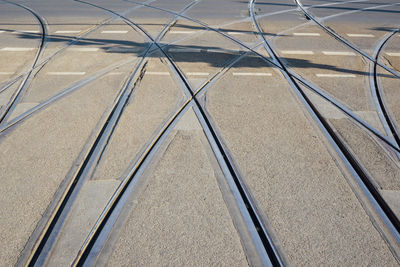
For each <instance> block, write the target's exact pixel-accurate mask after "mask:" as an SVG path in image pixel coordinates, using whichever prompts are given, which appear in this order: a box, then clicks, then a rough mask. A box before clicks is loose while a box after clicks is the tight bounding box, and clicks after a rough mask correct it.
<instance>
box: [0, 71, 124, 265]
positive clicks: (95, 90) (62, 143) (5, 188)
mask: <svg viewBox="0 0 400 267" xmlns="http://www.w3.org/2000/svg"><path fill="white" fill-rule="evenodd" d="M119 83H120V81H119V79H117V78H115V77H114V82H113V83H112V81H111V80H108V81H107V82H106V83H105V82H104V80H102V79H100V80H98V81H96V82H94V83H93V84H91V85H90V86H86V87H84V88H81V89H80V90H78V91H77V92H75V93H74V94H71V95H69V96H67V97H65V98H64V99H62V100H60V101H59V102H57V103H56V104H53V105H51V106H49V107H48V108H47V109H45V110H43V111H41V112H39V113H37V114H36V115H33V117H32V118H30V119H29V120H26V121H24V122H23V123H21V124H20V125H19V126H18V127H16V128H11V129H9V130H8V132H7V133H5V134H3V135H2V136H1V139H0V150H1V151H2V153H3V155H7V156H2V157H0V168H1V170H2V175H0V181H1V184H2V186H1V187H0V198H1V203H2V205H1V206H0V213H1V214H2V216H1V218H0V229H1V247H2V248H3V249H2V250H1V253H0V262H2V263H3V264H4V265H12V264H14V263H15V262H16V261H17V257H18V255H19V253H20V252H21V250H22V249H23V247H24V246H25V243H26V242H27V240H28V238H29V237H30V235H31V233H32V232H33V230H34V229H35V227H36V225H37V223H38V221H39V220H40V219H41V217H42V215H43V213H44V211H45V210H46V208H47V206H48V205H49V203H50V201H51V200H52V198H53V196H54V193H55V192H56V190H57V188H58V186H59V185H60V183H61V182H62V180H63V179H64V178H65V177H66V175H67V173H68V171H69V170H70V168H71V167H72V166H73V165H74V162H75V160H76V159H77V158H78V155H79V154H80V153H81V151H82V149H83V147H84V145H85V144H86V142H87V141H88V139H89V136H90V135H91V134H92V131H93V129H94V128H95V126H96V124H97V122H98V121H99V119H100V118H101V116H102V115H103V113H104V112H105V110H106V107H107V106H108V105H109V104H110V103H112V100H113V99H114V98H115V96H116V93H117V92H116V91H117V90H118V88H119ZM106 84H109V85H110V84H112V85H113V86H106ZM94 95H95V97H94ZM60 137H62V138H60Z"/></svg>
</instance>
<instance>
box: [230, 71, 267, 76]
mask: <svg viewBox="0 0 400 267" xmlns="http://www.w3.org/2000/svg"><path fill="white" fill-rule="evenodd" d="M232 75H233V76H272V73H268V72H233V73H232Z"/></svg>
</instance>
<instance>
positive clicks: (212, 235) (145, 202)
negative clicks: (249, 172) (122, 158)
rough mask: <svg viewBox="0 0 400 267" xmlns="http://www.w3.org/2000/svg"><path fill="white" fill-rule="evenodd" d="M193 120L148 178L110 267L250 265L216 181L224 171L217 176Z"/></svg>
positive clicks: (182, 126) (186, 122)
mask: <svg viewBox="0 0 400 267" xmlns="http://www.w3.org/2000/svg"><path fill="white" fill-rule="evenodd" d="M188 112H193V111H188ZM185 116H186V115H185ZM194 119H195V117H194V115H193V114H192V115H191V116H190V118H187V119H185V120H184V121H182V123H180V125H179V124H178V125H177V131H176V133H174V137H173V139H172V141H171V143H169V144H168V147H167V148H166V151H165V152H164V154H163V156H162V157H161V159H160V161H159V162H158V163H156V164H155V165H154V166H155V167H154V169H153V170H152V171H149V172H148V174H147V175H148V176H147V175H146V177H147V178H146V183H145V184H146V185H145V186H143V189H142V190H141V191H140V193H139V194H138V196H137V198H136V200H135V201H134V204H133V207H132V210H131V211H130V212H129V214H130V215H129V217H128V218H127V221H126V224H125V225H124V226H123V227H122V229H121V231H120V233H119V239H118V240H117V242H116V245H115V247H114V251H113V252H112V254H111V257H110V258H109V261H108V265H109V266H113V265H132V264H133V265H165V264H166V265H170V264H171V265H212V264H215V263H217V262H218V263H219V264H222V265H229V266H245V265H247V264H248V263H247V261H246V256H245V254H244V251H243V248H242V245H241V241H240V239H239V236H238V233H237V231H236V229H235V227H234V225H233V223H232V218H231V216H230V214H229V211H228V209H227V207H226V206H225V203H224V199H223V197H222V195H221V191H220V188H219V185H218V182H217V179H216V173H218V172H220V171H214V170H213V165H212V164H211V163H210V159H209V156H208V155H207V154H208V153H207V152H206V150H208V149H210V148H207V146H208V143H207V140H206V139H205V136H204V134H203V132H202V130H201V127H200V125H199V123H198V122H196V123H195V121H194ZM189 124H190V125H191V126H189ZM195 125H196V126H195Z"/></svg>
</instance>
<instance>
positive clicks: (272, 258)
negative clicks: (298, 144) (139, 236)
mask: <svg viewBox="0 0 400 267" xmlns="http://www.w3.org/2000/svg"><path fill="white" fill-rule="evenodd" d="M75 1H77V2H81V3H87V4H88V5H91V6H94V7H97V8H100V9H103V10H105V11H107V12H111V13H113V14H115V15H117V16H120V17H121V19H123V20H124V21H125V22H126V23H127V24H129V25H130V26H131V27H133V28H137V29H139V30H140V31H141V32H143V34H144V35H146V37H147V38H148V39H149V40H150V41H152V42H153V43H154V44H155V45H156V46H157V47H158V48H159V51H160V52H161V53H162V54H163V55H164V57H165V58H166V59H167V60H168V62H169V64H170V67H171V68H172V70H173V71H174V73H175V74H176V76H177V78H178V79H179V80H180V81H181V83H182V84H183V87H184V88H185V91H186V93H187V95H188V96H189V97H190V100H191V101H193V102H194V103H195V110H196V111H197V112H196V114H197V116H198V118H199V121H200V122H202V126H203V127H205V128H203V130H204V131H205V132H208V133H210V134H211V135H208V136H207V137H208V138H210V137H211V138H212V139H211V140H210V139H209V142H210V143H214V144H216V146H217V147H218V151H215V150H214V153H215V154H221V155H222V158H223V159H224V163H225V165H226V168H227V169H228V170H229V173H230V177H232V178H233V180H234V183H235V185H236V191H238V192H239V194H240V196H241V200H242V201H243V202H244V205H242V207H243V206H246V207H247V212H248V213H249V215H247V217H248V216H250V217H251V220H252V223H253V225H251V228H252V229H253V230H252V231H251V232H253V233H254V231H257V233H258V236H257V237H258V238H259V239H260V240H257V241H256V243H259V245H256V247H257V248H258V253H259V256H260V258H261V259H262V262H263V264H267V265H270V264H271V263H272V264H273V265H275V266H276V265H281V260H280V258H279V256H278V254H277V253H276V250H275V248H274V247H273V245H272V243H271V241H270V237H269V234H268V233H267V232H266V231H265V227H264V226H263V224H262V222H261V221H260V220H259V216H258V215H257V212H256V211H255V209H254V208H253V206H254V205H253V204H252V203H251V200H250V198H249V196H248V194H249V193H248V192H247V190H246V189H244V187H243V184H242V182H241V180H240V178H239V177H238V175H237V172H236V171H234V167H233V165H232V163H231V162H230V161H229V159H228V156H227V152H226V151H225V149H224V147H223V146H222V143H221V141H220V140H219V138H218V136H217V134H216V132H215V130H214V128H213V127H212V125H211V124H210V121H209V119H208V116H207V114H206V113H205V112H204V110H203V108H202V106H201V105H200V103H199V102H198V99H197V98H196V95H197V93H199V92H200V91H201V89H203V88H204V87H205V86H206V85H207V84H204V85H203V86H202V87H201V88H200V89H199V90H198V91H197V92H195V91H194V90H193V89H192V88H191V86H190V84H189V83H188V81H187V80H186V78H185V76H184V74H183V73H182V72H181V71H180V69H179V68H178V67H177V66H176V65H175V63H174V62H173V61H172V59H171V58H170V56H169V55H168V54H167V53H166V52H165V51H164V50H163V49H162V48H161V46H160V45H159V44H158V42H157V40H154V39H153V38H152V37H151V36H150V35H149V34H148V33H147V32H146V31H145V30H144V29H143V28H141V27H140V26H139V25H137V24H135V23H134V22H132V21H131V20H129V19H127V18H126V17H124V16H121V15H120V14H118V13H116V12H114V11H112V10H109V9H106V8H104V7H101V6H97V5H94V4H91V3H88V2H84V1H81V0H75ZM177 15H179V14H176V15H175V16H177ZM188 103H189V102H187V104H188ZM185 107H186V104H185V105H184V106H183V107H182V108H185ZM182 110H183V109H180V111H182ZM179 113H180V112H178V113H177V114H176V116H174V118H176V117H177V116H178V115H179ZM170 122H171V123H172V122H173V120H172V121H170ZM169 125H170V124H169ZM165 129H167V128H165ZM160 138H161V136H160ZM157 140H159V139H157ZM214 149H215V147H214ZM220 158H221V157H220ZM139 167H140V166H139ZM136 171H137V169H135V171H134V172H133V173H132V174H131V175H128V176H127V178H126V183H125V186H123V187H122V188H121V190H117V192H118V191H119V192H118V193H116V194H114V196H113V197H112V200H111V202H110V203H109V204H108V205H107V207H106V209H105V211H104V212H103V214H102V216H101V217H100V218H99V220H98V222H97V223H96V226H95V227H94V228H93V230H92V231H91V233H90V234H89V236H88V238H87V240H86V241H85V242H84V244H83V246H82V249H81V250H80V252H79V254H78V256H77V257H76V259H75V261H74V265H77V266H81V265H84V263H85V261H86V259H87V258H88V256H89V254H90V251H91V249H92V248H93V246H95V244H96V240H97V238H98V236H99V235H100V234H101V231H102V229H103V227H104V226H105V224H106V223H107V219H108V218H109V217H110V216H111V213H112V211H113V210H114V208H115V207H116V206H117V204H118V200H119V199H120V198H121V197H122V194H123V192H124V191H125V190H126V188H127V186H128V185H129V182H130V181H131V180H132V179H133V176H134V174H135V172H136ZM242 212H243V210H242ZM248 226H249V225H248ZM257 237H255V236H254V234H253V238H257ZM260 241H261V242H260ZM260 246H262V247H264V249H265V251H262V250H261V251H260ZM265 253H266V254H267V255H268V256H262V255H263V254H265ZM91 258H93V256H91Z"/></svg>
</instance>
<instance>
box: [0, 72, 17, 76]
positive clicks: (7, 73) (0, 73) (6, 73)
mask: <svg viewBox="0 0 400 267" xmlns="http://www.w3.org/2000/svg"><path fill="white" fill-rule="evenodd" d="M11 74H14V72H7V71H0V75H11Z"/></svg>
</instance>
